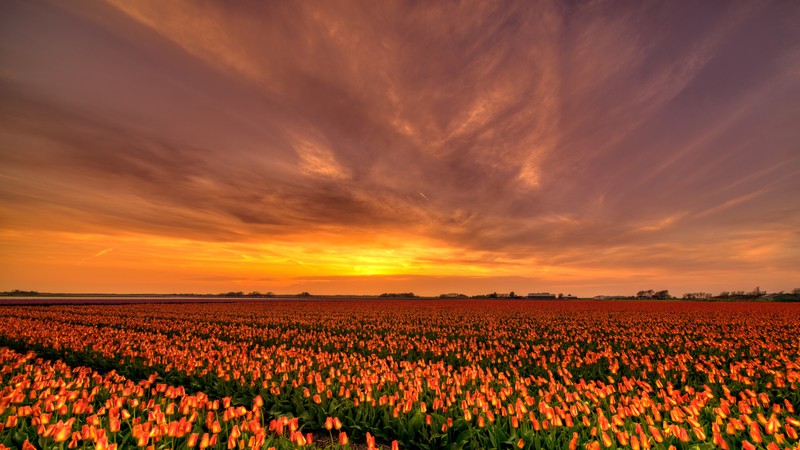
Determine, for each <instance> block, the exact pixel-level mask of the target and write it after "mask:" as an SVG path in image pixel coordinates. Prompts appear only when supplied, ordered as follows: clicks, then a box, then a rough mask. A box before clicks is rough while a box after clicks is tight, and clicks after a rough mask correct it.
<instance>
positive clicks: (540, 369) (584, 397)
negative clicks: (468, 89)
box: [0, 300, 800, 450]
mask: <svg viewBox="0 0 800 450" xmlns="http://www.w3.org/2000/svg"><path fill="white" fill-rule="evenodd" d="M0 376H2V392H0V445H2V446H3V447H5V448H37V449H40V448H101V449H102V448H109V449H110V448H131V447H136V446H139V447H143V448H144V447H149V448H156V449H159V448H179V449H185V448H228V449H233V448H276V449H287V448H298V447H303V448H377V447H382V448H406V449H412V448H414V449H438V448H454V449H455V448H464V449H471V448H509V449H513V448H527V449H537V448H558V449H560V448H569V449H576V448H581V449H583V448H589V449H606V448H610V449H614V448H632V449H668V448H677V449H682V448H683V449H701V450H702V449H713V448H721V449H726V448H729V449H739V448H745V449H770V450H773V449H786V448H800V440H798V431H799V430H800V414H798V408H800V390H799V388H800V305H798V304H775V303H724V304H710V303H691V302H591V301H586V302H584V301H569V302H536V301H499V300H494V301H475V300H471V301H470V300H468V301H443V300H442V301H391V300H381V301H268V302H243V303H225V304H221V303H198V304H133V305H84V306H80V305H68V306H0ZM3 447H0V448H3Z"/></svg>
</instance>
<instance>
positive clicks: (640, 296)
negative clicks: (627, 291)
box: [636, 289, 656, 298]
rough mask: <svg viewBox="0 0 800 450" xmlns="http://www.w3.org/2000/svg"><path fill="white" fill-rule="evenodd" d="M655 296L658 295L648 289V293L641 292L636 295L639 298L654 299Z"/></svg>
mask: <svg viewBox="0 0 800 450" xmlns="http://www.w3.org/2000/svg"><path fill="white" fill-rule="evenodd" d="M654 295H656V293H655V291H654V290H652V289H648V290H646V291H639V292H637V293H636V297H637V298H653V296H654Z"/></svg>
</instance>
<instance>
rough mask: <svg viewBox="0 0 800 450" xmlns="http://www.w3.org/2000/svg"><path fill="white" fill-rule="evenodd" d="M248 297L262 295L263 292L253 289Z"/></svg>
mask: <svg viewBox="0 0 800 450" xmlns="http://www.w3.org/2000/svg"><path fill="white" fill-rule="evenodd" d="M247 296H248V297H261V292H258V291H251V292H250V293H248V294H247Z"/></svg>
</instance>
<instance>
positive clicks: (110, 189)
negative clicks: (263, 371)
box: [0, 0, 800, 296]
mask: <svg viewBox="0 0 800 450" xmlns="http://www.w3.org/2000/svg"><path fill="white" fill-rule="evenodd" d="M798 23H800V2H794V1H788V0H785V1H767V0H765V1H729V2H728V1H726V2H696V1H668V2H663V1H655V2H623V1H586V2H582V1H581V2H573V1H558V2H550V1H527V0H525V1H519V2H512V1H509V2H492V1H475V2H451V1H436V2H417V1H380V2H370V1H352V2H350V1H338V0H332V1H325V2H318V1H292V2H263V1H237V2H219V1H202V0H201V1H195V0H191V1H190V0H172V1H169V2H164V1H160V0H143V1H135V2H131V1H126V0H108V1H75V2H57V1H53V2H48V1H36V2H31V1H22V0H21V1H16V0H8V1H3V2H0V290H11V289H22V290H38V291H44V292H79V293H90V292H105V293H110V292H116V293H145V292H148V293H172V292H192V293H216V292H228V291H246V292H249V291H252V290H258V291H261V292H266V291H272V292H276V293H298V292H301V291H308V292H311V293H312V294H380V293H383V292H408V291H412V292H415V293H417V294H422V295H438V294H441V293H450V292H459V293H465V294H471V295H472V294H482V293H488V292H494V291H496V292H509V291H515V292H516V293H518V294H519V293H521V294H525V293H528V292H554V293H559V292H560V293H565V294H567V293H571V294H573V295H579V296H593V295H632V294H635V293H636V292H637V291H639V290H643V289H656V290H661V289H668V290H670V293H672V294H673V295H681V294H683V293H686V292H696V291H705V292H711V293H714V294H716V293H719V292H720V291H723V290H747V291H749V290H752V289H753V288H755V287H756V286H759V287H760V288H761V289H762V290H767V291H772V292H774V291H780V290H791V289H793V288H797V287H800V269H798V267H800V125H799V124H800V27H798V26H797V24H798Z"/></svg>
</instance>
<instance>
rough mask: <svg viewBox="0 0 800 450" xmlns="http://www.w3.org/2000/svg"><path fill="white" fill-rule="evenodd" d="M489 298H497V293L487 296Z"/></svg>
mask: <svg viewBox="0 0 800 450" xmlns="http://www.w3.org/2000/svg"><path fill="white" fill-rule="evenodd" d="M486 297H488V298H497V292H492V293H491V294H489V295H487V296H486Z"/></svg>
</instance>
